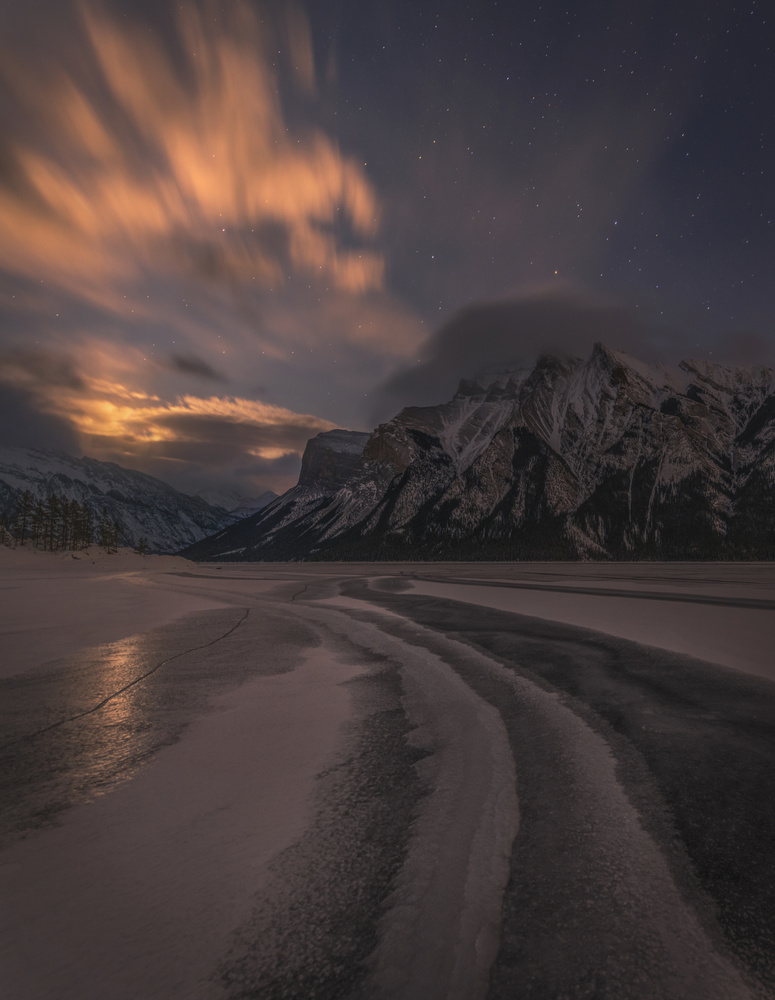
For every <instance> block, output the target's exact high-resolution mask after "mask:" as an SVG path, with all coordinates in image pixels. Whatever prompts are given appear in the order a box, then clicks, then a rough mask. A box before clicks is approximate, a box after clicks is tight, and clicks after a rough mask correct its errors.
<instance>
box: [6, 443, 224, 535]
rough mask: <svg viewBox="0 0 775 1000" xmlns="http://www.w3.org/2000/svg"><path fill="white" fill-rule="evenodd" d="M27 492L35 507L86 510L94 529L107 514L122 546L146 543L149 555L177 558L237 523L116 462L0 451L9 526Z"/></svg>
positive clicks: (216, 509)
mask: <svg viewBox="0 0 775 1000" xmlns="http://www.w3.org/2000/svg"><path fill="white" fill-rule="evenodd" d="M26 490H29V491H30V493H31V494H32V498H33V501H38V500H41V501H44V502H45V501H46V500H47V499H48V497H50V496H52V495H54V494H56V495H57V496H59V497H61V498H65V499H67V500H68V501H73V500H77V501H78V503H79V504H85V505H86V506H87V507H88V508H89V509H90V510H91V512H92V515H93V519H94V523H95V525H99V523H100V520H101V518H102V516H103V511H106V512H107V516H108V518H109V520H110V521H111V522H118V524H119V525H120V535H119V544H121V545H129V546H134V545H136V544H137V543H138V542H139V540H140V539H141V538H145V539H147V545H148V551H150V552H175V551H177V550H178V549H181V548H183V547H184V546H186V545H190V544H191V543H192V542H196V541H198V540H199V539H201V538H204V537H205V536H207V535H211V534H212V533H213V532H215V531H218V530H219V529H221V528H223V527H224V526H225V525H227V524H233V523H234V521H235V520H236V518H235V516H234V515H232V514H229V513H228V512H227V511H225V510H223V509H221V508H219V507H213V506H211V505H210V504H208V503H206V502H205V501H204V500H202V499H201V498H200V497H191V496H188V495H186V494H185V493H180V492H178V490H176V489H173V487H172V486H168V485H167V484H166V483H163V482H162V481H161V480H159V479H154V478H153V476H147V475H145V474H144V473H142V472H133V471H131V470H129V469H122V468H121V467H120V466H118V465H114V464H113V463H112V462H98V461H97V460H96V459H93V458H74V457H73V456H71V455H64V454H53V453H51V452H46V451H40V450H38V449H29V448H6V447H0V515H2V514H3V513H5V515H6V517H7V519H8V520H9V521H10V520H11V519H12V518H13V516H14V514H15V512H16V510H17V508H18V505H19V501H20V499H21V497H22V496H23V494H24V492H25V491H26Z"/></svg>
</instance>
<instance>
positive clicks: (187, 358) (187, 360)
mask: <svg viewBox="0 0 775 1000" xmlns="http://www.w3.org/2000/svg"><path fill="white" fill-rule="evenodd" d="M169 367H170V368H171V369H172V371H178V372H182V373H183V374H184V375H196V376H197V377H198V378H201V379H206V380H208V381H210V382H225V381H226V376H225V375H222V374H221V373H220V372H217V371H216V370H215V369H214V368H213V367H211V366H210V365H208V363H207V362H206V361H203V360H202V358H198V357H196V355H193V354H188V355H184V354H172V355H170V360H169Z"/></svg>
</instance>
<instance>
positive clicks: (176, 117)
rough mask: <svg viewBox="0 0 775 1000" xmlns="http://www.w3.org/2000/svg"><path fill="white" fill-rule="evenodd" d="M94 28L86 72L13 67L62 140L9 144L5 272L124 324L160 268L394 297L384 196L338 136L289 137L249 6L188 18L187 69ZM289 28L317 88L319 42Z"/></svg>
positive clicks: (2, 239) (88, 12) (189, 12)
mask: <svg viewBox="0 0 775 1000" xmlns="http://www.w3.org/2000/svg"><path fill="white" fill-rule="evenodd" d="M81 19H82V25H83V53H82V54H83V65H82V71H81V73H80V74H76V73H75V72H65V71H64V70H63V69H61V68H59V69H51V70H50V72H49V73H48V75H46V74H45V73H44V74H43V76H42V77H39V75H38V74H39V67H38V68H36V73H35V74H32V73H31V72H30V68H29V66H28V65H27V64H26V62H25V61H22V60H17V59H16V58H14V56H13V53H10V52H5V53H4V54H3V61H4V66H5V72H6V74H7V75H8V76H9V77H10V82H11V85H12V88H13V89H14V90H15V92H16V93H17V94H18V95H19V99H20V102H22V103H23V105H24V107H25V110H26V113H27V114H29V113H31V114H32V115H33V116H34V117H36V118H37V119H39V120H40V121H41V122H46V123H47V125H48V126H49V127H48V128H47V129H46V133H45V135H39V136H38V137H37V141H35V140H33V139H32V138H30V137H29V135H27V136H26V137H24V138H22V137H21V136H19V137H17V139H16V140H12V142H11V148H10V157H11V162H12V169H10V170H8V171H7V172H6V183H5V184H4V185H3V186H2V187H0V266H1V267H2V268H4V269H5V270H7V271H9V272H12V273H15V274H18V275H23V276H24V277H27V278H33V279H35V278H39V277H41V276H45V279H46V281H47V282H53V283H56V284H57V285H59V286H60V287H62V288H64V289H66V290H67V291H68V292H70V293H71V294H75V295H79V296H82V297H83V298H85V299H87V300H89V301H93V302H97V303H98V304H99V305H101V306H102V307H105V308H110V307H111V306H112V307H113V308H115V309H117V310H121V311H122V312H123V311H124V309H125V306H126V303H125V300H124V295H125V293H126V286H127V285H131V283H132V280H133V279H135V278H137V277H138V276H139V275H140V274H142V273H144V272H147V271H149V270H152V271H158V269H159V268H161V269H162V270H164V271H169V272H170V273H171V274H174V273H180V272H182V273H190V272H192V271H193V272H196V273H197V274H198V276H199V277H202V276H208V275H210V276H216V277H223V276H225V277H228V278H229V279H230V280H233V281H236V282H249V283H253V282H258V283H260V284H263V285H272V284H278V283H282V282H283V281H284V280H285V279H286V277H287V269H288V267H289V266H290V267H292V268H294V269H296V270H297V271H299V272H301V273H304V274H306V275H308V277H309V278H310V279H315V280H319V281H322V282H327V283H329V284H331V285H332V286H333V287H335V288H339V289H343V290H346V291H350V292H362V291H366V290H369V289H375V288H380V287H381V285H382V282H383V273H384V264H383V260H382V256H381V254H380V253H379V251H378V250H376V249H375V248H374V247H373V245H372V240H373V237H374V236H375V234H376V232H377V228H378V224H379V215H380V211H379V206H378V203H377V198H376V196H375V193H374V191H373V190H372V188H371V186H370V184H369V182H368V180H367V179H366V177H365V174H364V172H363V169H362V166H361V165H359V164H358V163H356V162H355V161H353V160H352V159H350V158H348V157H346V156H344V155H343V154H342V153H341V152H340V151H339V149H338V148H337V146H336V145H335V144H334V143H333V142H331V140H330V139H328V138H327V137H326V136H325V135H323V134H322V133H320V132H319V131H314V130H312V131H308V132H306V133H303V134H301V133H300V134H296V135H294V134H292V133H291V132H290V131H289V128H288V127H287V123H286V121H285V119H284V117H283V114H282V109H281V106H280V100H279V96H278V81H277V78H276V74H275V72H274V69H273V67H272V64H271V62H270V60H269V59H268V58H267V51H268V47H269V45H270V43H271V40H272V37H273V35H272V33H271V32H270V31H269V29H268V28H266V27H265V26H263V25H261V24H260V23H259V22H258V20H257V18H256V17H255V15H254V14H253V13H252V12H251V10H250V8H249V7H248V6H247V5H245V4H243V5H235V6H233V7H232V8H231V10H230V13H229V14H228V16H225V15H222V14H221V13H220V11H219V5H215V4H212V5H208V7H207V9H206V13H200V12H199V11H198V10H197V8H196V7H195V6H194V5H186V6H185V7H183V8H181V12H180V16H179V21H178V39H177V42H178V60H177V61H173V58H172V55H171V54H170V52H168V51H167V50H166V49H165V48H164V47H163V46H162V45H161V44H160V42H159V41H158V39H157V38H156V37H155V36H154V35H152V34H149V32H148V31H147V30H144V29H143V28H141V27H139V26H138V27H135V28H131V27H129V28H128V27H127V25H126V23H125V22H122V23H121V25H120V26H119V25H118V24H117V23H116V22H114V21H113V20H111V18H110V17H108V16H107V15H106V14H105V13H104V12H102V11H100V10H99V9H98V8H97V7H95V6H93V5H88V6H83V7H82V8H81ZM290 23H291V25H292V28H291V29H289V37H291V38H292V39H293V41H294V45H293V47H294V49H295V53H294V54H295V57H296V58H295V62H296V63H297V66H298V76H299V79H300V80H301V81H302V83H303V84H304V86H305V87H306V88H307V89H309V88H311V87H313V86H314V66H313V65H312V62H311V58H312V57H311V49H310V48H309V46H308V39H307V41H306V42H305V37H306V36H305V32H306V34H307V35H308V29H307V28H306V27H305V22H304V19H303V16H302V15H301V13H300V12H299V11H298V10H297V11H295V13H294V14H293V17H292V19H291V22H290ZM95 80H97V81H99V85H98V86H95ZM343 231H344V232H346V233H347V234H348V239H347V240H346V241H345V240H343V239H342V238H340V237H339V236H338V235H337V234H338V233H341V232H343ZM270 236H271V238H270ZM345 243H346V244H347V245H345Z"/></svg>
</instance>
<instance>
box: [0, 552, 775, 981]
mask: <svg viewBox="0 0 775 1000" xmlns="http://www.w3.org/2000/svg"><path fill="white" fill-rule="evenodd" d="M774 639H775V567H773V566H772V565H764V564H757V565H740V564H734V565H730V564H701V565H697V564H693V565H686V564H675V565H666V564H645V565H644V564H637V565H622V564H615V565H614V564H605V565H598V564H594V565H590V564H567V565H566V564H399V565H388V564H376V565H366V564H331V565H322V564H309V565H305V564H293V565H291V564H288V565H274V564H252V565H251V564H243V565H240V564H228V563H224V564H222V565H202V566H199V567H197V566H195V565H193V564H190V563H186V562H185V561H184V560H177V559H163V558H153V557H147V558H145V559H142V558H140V557H133V556H120V555H119V556H115V557H110V558H102V559H95V560H94V561H92V560H91V558H85V559H79V560H74V559H69V560H68V559H58V558H55V557H48V556H45V555H42V554H39V555H30V554H27V553H13V552H3V553H0V725H1V726H2V728H1V729H0V744H2V748H1V749H0V754H1V755H2V766H0V845H1V849H0V901H1V902H0V996H2V997H4V998H5V997H8V998H9V1000H43V998H49V997H50V998H57V1000H67V998H72V1000H92V998H98V997H99V998H100V1000H102V998H104V997H106V996H110V997H111V998H115V1000H123V998H127V1000H129V998H130V997H131V998H132V1000H136V998H138V997H142V998H148V1000H152V998H160V1000H161V998H164V1000H167V998H170V1000H174V998H181V1000H183V998H185V1000H194V998H200V997H201V998H224V1000H234V998H237V997H240V998H243V997H245V998H247V997H261V998H273V997H298V998H310V997H330V998H342V1000H344V998H353V1000H354V998H362V1000H371V998H375V1000H377V998H390V997H392V998H406V1000H409V998H418V1000H419V998H423V1000H433V998H439V1000H441V998H452V997H459V998H461V1000H476V998H486V997H489V998H502V997H503V998H505V997H513V996H521V997H534V998H546V997H554V996H568V997H582V996H596V997H611V998H614V997H616V998H621V997H623V996H627V997H633V998H635V997H637V998H641V997H643V998H647V997H648V998H653V997H656V996H658V997H660V998H662V997H664V998H675V1000H679V998H681V1000H686V998H694V997H697V998H703V1000H704V998H716V997H718V998H719V1000H721V998H724V1000H730V998H736V997H752V998H753V997H761V996H770V997H775V954H774V953H773V946H772V941H773V940H775V858H773V856H772V854H773V852H772V850H771V845H772V843H773V836H774V835H775V795H773V791H775V788H773V785H775V778H774V777H773V775H775V766H774V765H775V698H774V697H773V695H775V685H774V684H773V681H774V680H775V669H774V668H773V661H774V660H775V657H773V656H772V653H771V650H772V648H773V640H774Z"/></svg>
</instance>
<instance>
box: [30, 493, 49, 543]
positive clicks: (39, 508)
mask: <svg viewBox="0 0 775 1000" xmlns="http://www.w3.org/2000/svg"><path fill="white" fill-rule="evenodd" d="M31 532H32V544H33V545H34V546H35V548H37V549H39V548H45V545H46V510H45V508H44V506H43V501H42V500H38V502H37V503H36V504H35V510H34V511H33V512H32V529H31Z"/></svg>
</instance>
